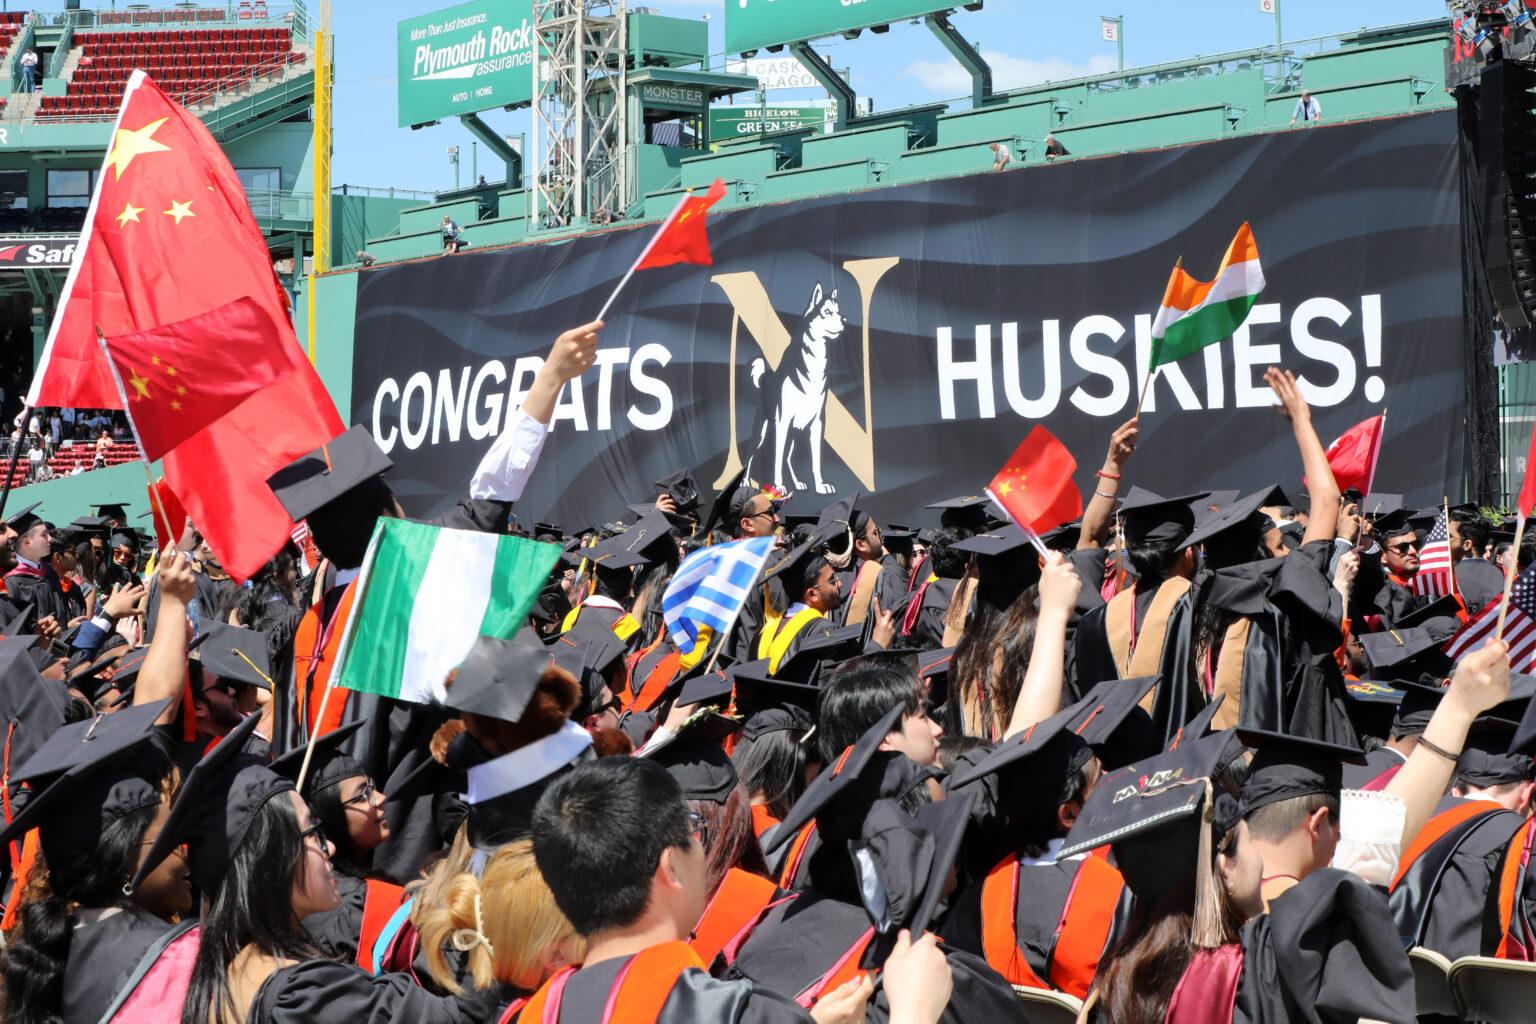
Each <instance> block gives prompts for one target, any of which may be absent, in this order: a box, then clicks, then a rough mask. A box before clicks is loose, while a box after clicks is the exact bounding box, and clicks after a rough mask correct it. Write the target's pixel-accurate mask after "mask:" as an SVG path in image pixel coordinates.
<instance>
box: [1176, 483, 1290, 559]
mask: <svg viewBox="0 0 1536 1024" xmlns="http://www.w3.org/2000/svg"><path fill="white" fill-rule="evenodd" d="M1232 493H1234V494H1235V493H1236V492H1232ZM1211 497H1212V498H1213V499H1214V497H1215V495H1214V494H1213V495H1212V496H1211ZM1277 499H1278V500H1277ZM1284 501H1285V492H1284V491H1282V490H1281V489H1280V488H1279V487H1278V486H1276V485H1271V486H1269V487H1267V488H1264V489H1262V490H1258V491H1255V492H1253V493H1252V494H1250V495H1248V496H1247V497H1246V498H1238V499H1235V500H1230V501H1227V502H1223V503H1221V504H1219V505H1218V510H1217V511H1215V512H1212V513H1209V514H1207V515H1205V516H1203V517H1201V518H1200V521H1199V523H1198V524H1197V525H1196V526H1195V529H1194V531H1193V532H1192V533H1190V535H1189V536H1188V537H1187V538H1185V540H1184V543H1185V545H1186V546H1188V547H1194V546H1195V545H1196V544H1203V543H1204V542H1206V541H1207V540H1209V539H1211V538H1212V537H1215V536H1216V535H1217V534H1220V533H1224V532H1226V531H1227V530H1231V529H1233V528H1235V527H1238V526H1242V525H1243V524H1244V523H1246V522H1248V520H1249V519H1250V517H1253V516H1256V515H1258V513H1259V509H1261V508H1263V507H1264V506H1266V505H1276V504H1283V503H1284Z"/></svg>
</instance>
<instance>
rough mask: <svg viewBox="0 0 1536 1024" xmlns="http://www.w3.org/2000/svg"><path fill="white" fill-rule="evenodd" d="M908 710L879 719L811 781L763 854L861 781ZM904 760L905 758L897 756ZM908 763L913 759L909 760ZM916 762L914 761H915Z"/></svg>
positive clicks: (893, 711) (894, 711)
mask: <svg viewBox="0 0 1536 1024" xmlns="http://www.w3.org/2000/svg"><path fill="white" fill-rule="evenodd" d="M904 710H905V708H904V706H903V705H901V704H898V705H896V706H895V707H893V708H891V710H889V711H887V712H886V713H885V714H883V715H881V716H880V720H879V721H878V722H876V723H875V724H874V725H872V726H870V727H869V729H868V730H866V731H865V733H864V735H862V736H860V737H859V738H858V740H857V741H856V742H855V743H854V744H853V745H852V746H851V747H849V748H848V749H847V750H846V751H844V752H843V755H842V757H840V758H838V759H837V761H835V762H834V763H833V764H830V765H828V766H827V768H826V769H825V770H824V771H822V773H821V774H820V775H817V776H816V778H814V779H813V780H811V784H810V785H809V786H807V787H806V788H805V792H804V793H802V794H800V799H799V800H796V801H795V805H794V806H793V807H791V808H790V809H789V813H788V814H786V815H785V816H784V819H783V820H782V821H781V822H780V823H779V827H778V828H776V829H774V831H773V838H771V839H770V840H769V841H768V843H767V844H766V845H765V846H764V847H763V852H764V853H770V854H771V853H773V851H775V850H777V849H778V848H779V847H781V846H783V845H784V844H785V843H787V842H789V841H790V840H791V839H792V838H794V835H795V833H797V832H799V831H800V830H801V829H802V828H804V827H805V824H806V823H807V822H809V821H810V820H811V819H812V818H814V817H816V814H817V812H819V811H820V810H821V809H822V808H823V807H825V806H827V805H828V804H829V803H831V802H832V801H833V800H834V799H836V798H837V797H838V796H839V795H840V794H842V793H843V792H845V791H846V790H847V789H848V788H849V787H850V786H852V785H853V783H854V782H855V781H856V780H857V779H858V777H859V773H860V772H862V771H864V769H865V768H867V767H869V764H870V762H871V761H873V760H874V759H875V755H876V754H877V753H879V752H880V744H881V743H882V742H883V741H884V740H885V738H886V737H887V736H889V735H890V733H891V730H892V729H894V728H896V723H897V722H899V721H900V720H901V716H902V712H903V711H904ZM897 756H898V757H905V756H906V755H897ZM907 760H909V761H910V760H911V759H910V758H907ZM914 763H915V762H914Z"/></svg>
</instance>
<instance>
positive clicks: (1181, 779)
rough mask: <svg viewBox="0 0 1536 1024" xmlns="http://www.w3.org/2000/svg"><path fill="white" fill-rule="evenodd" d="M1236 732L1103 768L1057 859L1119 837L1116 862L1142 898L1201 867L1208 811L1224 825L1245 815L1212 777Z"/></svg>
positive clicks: (1228, 825)
mask: <svg viewBox="0 0 1536 1024" xmlns="http://www.w3.org/2000/svg"><path fill="white" fill-rule="evenodd" d="M1229 738H1230V737H1229V736H1228V735H1227V734H1226V733H1224V732H1222V733H1215V734H1214V735H1211V736H1206V737H1204V738H1202V739H1198V740H1195V741H1194V742H1192V743H1182V744H1180V745H1179V748H1178V749H1177V750H1173V751H1169V752H1167V753H1163V754H1159V755H1157V756H1156V757H1150V758H1147V759H1146V760H1144V761H1138V762H1136V763H1135V764H1130V765H1126V766H1125V767H1124V768H1120V769H1118V770H1116V771H1113V772H1109V773H1107V774H1105V775H1104V776H1102V777H1101V778H1100V779H1099V783H1098V785H1097V786H1095V787H1094V790H1093V793H1092V794H1091V795H1089V797H1088V799H1087V801H1086V802H1085V803H1084V804H1083V809H1082V812H1081V813H1080V814H1079V815H1078V817H1077V821H1076V822H1075V823H1074V824H1073V826H1072V830H1071V831H1070V832H1068V833H1067V837H1066V841H1065V842H1064V843H1063V844H1062V848H1061V850H1060V852H1059V853H1058V854H1057V857H1058V859H1059V858H1063V857H1071V856H1073V855H1074V854H1079V853H1086V852H1087V851H1089V850H1092V849H1094V848H1095V847H1099V846H1103V845H1104V844H1106V843H1112V844H1114V854H1115V865H1116V866H1117V867H1118V868H1119V869H1120V872H1121V874H1123V875H1124V876H1125V882H1126V885H1128V886H1129V887H1130V889H1131V891H1132V892H1133V893H1135V894H1136V895H1137V896H1138V897H1142V898H1147V897H1151V896H1156V895H1157V894H1159V893H1161V892H1165V891H1167V890H1168V889H1170V888H1172V887H1174V886H1175V885H1177V884H1180V883H1181V882H1183V881H1184V880H1185V879H1187V878H1189V877H1190V876H1191V875H1192V874H1197V873H1198V872H1199V870H1200V867H1201V866H1200V865H1199V864H1198V863H1197V862H1198V859H1199V854H1198V851H1199V848H1200V842H1199V829H1200V827H1201V826H1202V825H1203V823H1204V822H1205V821H1206V820H1207V815H1209V819H1210V820H1211V821H1212V822H1213V823H1214V824H1215V825H1216V827H1217V828H1219V829H1222V830H1225V829H1227V828H1230V827H1232V826H1234V825H1236V823H1237V821H1238V804H1237V801H1236V800H1234V799H1232V798H1231V797H1230V796H1229V795H1228V794H1226V793H1222V794H1220V796H1219V798H1218V797H1217V796H1216V795H1215V794H1214V793H1213V786H1212V782H1211V779H1212V776H1214V775H1215V774H1216V772H1218V771H1219V770H1220V768H1221V765H1222V763H1223V760H1224V755H1225V754H1226V750H1227V741H1228V739H1229Z"/></svg>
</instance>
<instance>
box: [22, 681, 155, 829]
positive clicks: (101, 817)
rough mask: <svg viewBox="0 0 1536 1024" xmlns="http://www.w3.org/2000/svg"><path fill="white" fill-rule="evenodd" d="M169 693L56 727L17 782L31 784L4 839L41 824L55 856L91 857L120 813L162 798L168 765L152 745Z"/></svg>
mask: <svg viewBox="0 0 1536 1024" xmlns="http://www.w3.org/2000/svg"><path fill="white" fill-rule="evenodd" d="M170 703H171V701H170V699H169V698H167V699H166V700H163V701H159V702H157V703H155V704H149V705H145V706H143V707H137V708H130V709H129V710H127V711H124V712H121V713H119V714H115V715H103V716H100V717H97V718H90V719H86V720H85V721H82V722H76V723H74V724H73V725H68V726H65V727H64V728H62V729H60V730H58V732H56V733H54V734H53V735H52V736H51V737H49V739H48V742H47V743H46V744H44V745H43V747H42V748H41V749H40V750H38V751H37V753H35V754H34V755H32V757H30V758H28V759H27V761H26V763H24V764H23V765H22V766H21V768H20V770H19V771H13V772H12V773H11V781H12V782H27V783H29V784H30V787H31V788H30V791H29V794H28V799H27V801H26V804H25V806H24V807H23V808H22V809H21V810H20V811H19V812H18V813H17V814H16V816H15V817H14V818H12V819H11V823H10V825H9V826H8V827H7V828H6V829H5V830H4V831H3V832H0V844H5V843H9V842H11V841H12V840H14V839H16V838H18V837H20V836H22V835H24V834H25V833H26V832H27V831H28V830H29V829H32V828H41V829H42V836H43V843H44V846H45V848H46V850H47V853H48V854H49V855H50V856H55V857H57V856H59V855H61V854H63V855H71V856H72V855H78V856H85V855H87V854H89V853H90V851H91V850H92V849H94V848H95V846H96V844H97V843H98V842H99V841H100V838H101V832H102V830H103V829H105V828H106V827H107V826H108V825H110V824H111V823H112V822H113V821H115V820H117V819H118V818H121V817H123V816H124V815H126V814H129V813H131V812H133V811H136V810H139V809H141V808H144V807H151V806H155V805H157V804H159V803H160V799H161V797H160V792H159V788H158V785H157V783H158V782H159V780H160V778H161V776H163V775H164V774H165V772H166V769H167V768H168V767H169V764H170V762H169V759H168V758H167V756H166V752H165V751H164V749H163V748H161V747H159V746H157V745H155V744H154V742H153V741H154V738H155V736H154V731H155V719H156V718H157V717H159V715H160V713H161V712H162V711H164V710H165V709H166V707H168V706H169V705H170Z"/></svg>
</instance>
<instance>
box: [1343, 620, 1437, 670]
mask: <svg viewBox="0 0 1536 1024" xmlns="http://www.w3.org/2000/svg"><path fill="white" fill-rule="evenodd" d="M1444 639H1445V638H1444V637H1438V638H1437V637H1436V636H1435V634H1433V633H1431V632H1430V631H1429V630H1428V629H1426V628H1424V627H1423V626H1415V627H1413V628H1411V629H1387V630H1382V631H1381V632H1379V633H1362V634H1361V635H1360V637H1359V640H1360V647H1361V649H1362V650H1364V652H1365V660H1366V661H1367V662H1368V663H1369V664H1370V666H1371V669H1372V672H1373V674H1375V675H1376V676H1377V677H1378V678H1388V679H1401V678H1408V679H1417V678H1418V677H1419V675H1420V674H1421V673H1422V672H1430V673H1433V674H1448V673H1449V672H1450V670H1451V665H1452V662H1451V659H1450V658H1449V657H1447V656H1446V655H1445V653H1444V652H1443V651H1441V650H1440V644H1441V643H1442V642H1444Z"/></svg>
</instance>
